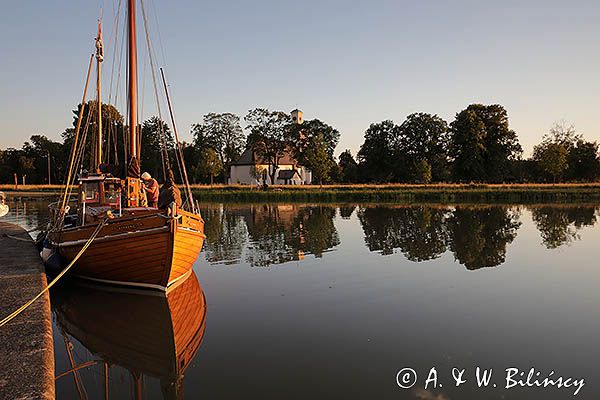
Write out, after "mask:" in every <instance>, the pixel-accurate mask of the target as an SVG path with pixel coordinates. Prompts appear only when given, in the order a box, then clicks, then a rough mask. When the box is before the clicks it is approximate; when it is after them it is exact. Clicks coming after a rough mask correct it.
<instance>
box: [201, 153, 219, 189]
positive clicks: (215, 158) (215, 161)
mask: <svg viewBox="0 0 600 400" xmlns="http://www.w3.org/2000/svg"><path fill="white" fill-rule="evenodd" d="M199 158H200V160H199V163H198V167H197V170H196V175H197V176H198V177H199V178H200V179H202V178H208V180H209V183H210V184H211V185H212V184H213V179H214V177H215V176H217V175H219V174H220V173H221V172H223V162H222V161H221V159H220V158H219V155H218V154H217V152H216V151H215V150H214V149H213V148H210V147H207V148H204V149H202V150H201V151H200V157H199Z"/></svg>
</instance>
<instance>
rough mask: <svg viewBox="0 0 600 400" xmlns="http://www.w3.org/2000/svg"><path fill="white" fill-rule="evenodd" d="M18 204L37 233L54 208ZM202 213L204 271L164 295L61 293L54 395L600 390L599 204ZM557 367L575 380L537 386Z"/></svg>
mask: <svg viewBox="0 0 600 400" xmlns="http://www.w3.org/2000/svg"><path fill="white" fill-rule="evenodd" d="M13 206H14V204H13ZM20 207H21V212H20V214H19V215H17V214H16V213H15V212H14V211H16V210H15V208H14V207H13V212H12V213H11V215H10V216H9V217H8V218H9V219H12V220H14V221H16V222H19V223H21V224H23V225H25V226H27V227H29V228H31V229H32V228H35V227H36V226H37V225H39V224H40V223H42V222H43V219H44V218H45V217H46V216H47V214H46V213H45V211H44V204H42V203H29V204H27V210H26V212H23V207H24V204H20ZM203 216H204V218H205V221H206V227H205V230H206V234H207V240H206V242H205V246H204V249H203V251H202V254H201V256H200V258H199V259H198V261H197V262H196V264H195V266H194V271H195V277H193V278H192V280H190V281H189V282H188V281H186V284H185V285H182V286H181V287H179V288H177V289H176V290H175V291H174V292H173V293H174V294H173V295H172V296H169V297H168V298H167V299H164V298H161V297H156V296H150V295H147V294H146V295H143V294H131V293H128V292H122V291H114V290H111V291H108V290H106V289H105V288H100V289H98V288H96V287H89V286H83V285H81V284H77V283H74V282H66V284H65V285H63V286H62V287H61V288H59V290H57V291H55V292H54V293H53V296H52V301H53V310H54V316H53V318H54V321H55V326H54V328H55V329H54V338H55V342H54V345H55V353H56V356H55V357H56V374H57V376H60V378H58V379H57V381H56V389H57V397H58V398H59V399H77V398H80V397H81V398H89V399H104V398H105V395H106V390H107V389H108V392H107V393H108V398H110V399H126V398H134V397H135V395H136V394H140V395H141V396H142V397H143V398H148V399H161V398H189V399H197V398H207V399H238V398H244V399H300V398H319V399H320V398H328V399H329V398H340V399H341V398H343V399H367V398H368V399H371V398H373V399H430V400H448V399H468V400H469V399H569V398H573V395H574V393H575V391H576V390H577V387H576V386H574V385H575V383H577V384H580V383H581V379H584V386H583V387H582V388H581V389H580V391H579V392H578V394H577V397H575V398H582V399H597V398H600V383H599V380H600V373H599V372H598V369H597V367H596V363H597V362H598V360H600V348H599V346H598V345H597V342H598V337H599V334H600V308H599V307H598V304H600V290H598V284H599V277H600V272H599V271H598V268H600V264H599V262H598V258H599V254H600V250H599V249H600V224H599V223H598V222H599V218H600V207H599V206H596V205H574V206H567V205H510V206H498V205H494V206H489V205H485V206H483V205H482V206H473V205H457V206H445V205H427V206H399V205H353V204H344V205H316V204H251V205H247V204H244V205H230V204H227V205H221V204H215V205H210V206H207V207H205V208H204V210H203ZM107 256H109V255H107ZM196 279H197V280H196ZM197 282H199V285H198V283H197ZM478 367H479V368H480V376H482V372H483V371H486V372H488V374H489V370H491V379H490V380H489V382H488V383H487V385H485V384H482V385H481V386H482V387H479V385H478V382H477V368H478ZM434 368H435V369H434ZM532 368H533V369H534V370H533V372H531V374H532V375H531V377H530V379H529V381H527V375H528V374H529V373H530V370H531V369H532ZM73 370H76V372H69V371H73ZM463 370H464V372H462V371H463ZM507 370H508V371H507ZM401 371H402V372H401ZM400 372H401V373H400ZM413 372H414V375H415V377H416V383H415V384H414V385H412V381H413V378H414V377H413V376H411V375H413ZM461 373H462V375H461ZM521 373H523V375H521ZM507 374H510V377H511V378H510V379H507ZM549 376H550V378H549V379H552V380H553V382H554V383H557V382H558V381H559V378H561V377H562V380H563V383H567V386H570V387H560V388H559V387H556V385H549V386H548V387H546V388H543V387H537V386H535V385H536V382H538V383H539V384H543V383H544V382H543V380H544V378H548V377H549ZM570 377H571V378H573V380H570V381H569V380H567V378H570ZM428 378H429V381H428V383H427V388H425V385H426V381H427V380H428ZM456 378H459V380H460V381H466V382H464V383H461V384H460V385H459V386H458V387H457V386H456ZM460 378H462V379H460ZM519 380H522V384H519V383H518V381H519ZM494 385H495V387H494ZM511 385H512V386H511ZM531 385H534V387H528V386H531ZM400 386H410V388H402V387H400ZM506 386H510V387H509V388H507V387H506Z"/></svg>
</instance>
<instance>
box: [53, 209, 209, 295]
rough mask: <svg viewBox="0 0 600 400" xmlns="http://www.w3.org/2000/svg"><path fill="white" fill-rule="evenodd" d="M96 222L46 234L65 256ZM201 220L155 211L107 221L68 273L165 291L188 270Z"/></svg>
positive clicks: (181, 213)
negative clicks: (169, 215)
mask: <svg viewBox="0 0 600 400" xmlns="http://www.w3.org/2000/svg"><path fill="white" fill-rule="evenodd" d="M95 228H96V226H94V225H89V226H82V227H77V228H73V229H66V230H63V231H62V232H58V233H51V234H50V235H49V239H50V241H51V243H52V245H53V246H54V247H55V248H57V249H58V251H59V253H60V254H61V256H62V257H64V258H65V260H66V261H69V262H70V261H71V260H73V259H74V257H75V256H76V255H77V253H79V251H80V250H81V248H82V247H83V246H84V245H85V243H86V242H87V239H88V238H89V237H90V236H91V235H92V232H93V231H94V229H95ZM203 232H204V222H203V221H202V219H201V218H200V217H199V216H198V215H195V214H191V213H187V212H185V211H179V213H178V217H177V218H169V217H167V216H165V215H164V214H162V213H161V212H159V211H156V210H144V211H141V212H139V213H138V214H134V215H131V216H126V217H121V218H115V219H112V220H109V222H108V223H107V225H106V226H104V227H103V228H102V230H101V231H100V233H99V234H98V236H97V237H96V239H95V240H94V242H92V244H91V246H89V248H88V249H87V250H86V251H85V252H84V253H83V255H82V256H81V257H80V258H79V260H77V263H76V265H75V266H74V267H73V268H74V269H73V270H72V271H73V272H72V273H73V274H74V275H76V276H79V277H82V278H87V279H91V280H96V281H99V282H106V283H113V284H119V285H128V286H138V287H147V288H152V289H159V290H166V289H167V288H168V287H169V286H171V285H173V284H174V283H175V282H177V281H178V280H180V279H183V278H185V277H186V276H187V275H189V274H190V271H191V269H192V265H193V264H194V262H195V261H196V259H197V258H198V255H199V254H200V250H201V249H202V245H203V243H204V233H203Z"/></svg>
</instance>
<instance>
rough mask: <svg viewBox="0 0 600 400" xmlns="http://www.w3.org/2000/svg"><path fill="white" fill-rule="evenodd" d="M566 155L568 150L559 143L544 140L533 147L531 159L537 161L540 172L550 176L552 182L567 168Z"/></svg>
mask: <svg viewBox="0 0 600 400" xmlns="http://www.w3.org/2000/svg"><path fill="white" fill-rule="evenodd" d="M567 155H568V150H567V149H566V148H565V146H564V145H563V144H561V143H554V142H544V143H541V144H539V145H537V146H535V148H534V149H533V159H534V160H535V161H537V163H538V164H539V166H540V168H541V170H542V172H543V173H544V174H546V175H549V176H550V177H552V180H553V181H554V182H556V181H557V179H560V178H561V177H562V176H563V174H564V172H565V171H566V170H567V166H568V164H567Z"/></svg>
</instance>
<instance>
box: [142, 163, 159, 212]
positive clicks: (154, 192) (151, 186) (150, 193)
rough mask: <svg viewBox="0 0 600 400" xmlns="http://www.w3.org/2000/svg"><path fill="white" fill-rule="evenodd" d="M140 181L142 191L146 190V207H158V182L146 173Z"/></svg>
mask: <svg viewBox="0 0 600 400" xmlns="http://www.w3.org/2000/svg"><path fill="white" fill-rule="evenodd" d="M142 180H143V181H144V189H146V197H147V198H148V206H149V207H154V208H156V207H157V206H158V182H156V179H154V178H152V176H151V175H150V174H149V173H147V172H144V173H143V174H142Z"/></svg>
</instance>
